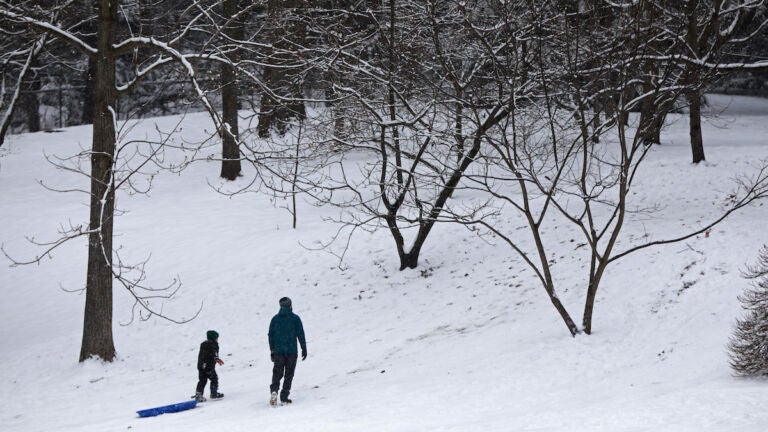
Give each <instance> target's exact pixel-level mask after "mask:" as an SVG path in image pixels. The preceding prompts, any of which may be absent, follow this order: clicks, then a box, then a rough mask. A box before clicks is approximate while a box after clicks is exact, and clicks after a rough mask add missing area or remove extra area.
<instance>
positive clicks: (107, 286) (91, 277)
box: [80, 0, 117, 362]
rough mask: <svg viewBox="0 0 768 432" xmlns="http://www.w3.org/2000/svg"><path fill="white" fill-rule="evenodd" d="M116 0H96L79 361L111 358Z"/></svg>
mask: <svg viewBox="0 0 768 432" xmlns="http://www.w3.org/2000/svg"><path fill="white" fill-rule="evenodd" d="M116 11H117V5H116V2H114V1H111V0H99V12H98V31H97V43H96V47H97V50H98V53H97V54H96V61H95V64H96V73H95V75H94V99H93V110H94V121H93V144H92V148H91V150H92V154H91V203H90V225H89V229H90V231H91V232H90V235H89V236H88V275H87V280H86V287H85V288H86V289H85V293H86V294H85V317H84V322H83V342H82V345H81V348H80V361H81V362H82V361H84V360H86V359H88V358H90V357H99V358H101V359H102V360H104V361H112V360H114V358H115V344H114V341H113V339H112V230H113V216H114V206H115V191H114V178H113V169H114V160H113V158H114V155H115V123H114V122H115V119H114V118H113V107H114V103H115V98H116V94H115V58H114V56H113V54H112V45H113V43H114V39H115V25H116V19H117V13H116Z"/></svg>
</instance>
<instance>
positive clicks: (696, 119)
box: [687, 90, 705, 164]
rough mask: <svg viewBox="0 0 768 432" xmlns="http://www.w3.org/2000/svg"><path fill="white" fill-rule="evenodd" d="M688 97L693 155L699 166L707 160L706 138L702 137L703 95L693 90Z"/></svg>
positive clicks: (694, 161)
mask: <svg viewBox="0 0 768 432" xmlns="http://www.w3.org/2000/svg"><path fill="white" fill-rule="evenodd" d="M687 96H688V103H689V104H690V119H691V122H690V134H691V155H692V156H693V163H695V164H697V163H699V162H702V161H704V160H705V158H704V138H703V137H702V135H701V94H700V93H699V91H698V90H691V91H689V92H688V95H687Z"/></svg>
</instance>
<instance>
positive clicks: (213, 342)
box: [192, 330, 224, 402]
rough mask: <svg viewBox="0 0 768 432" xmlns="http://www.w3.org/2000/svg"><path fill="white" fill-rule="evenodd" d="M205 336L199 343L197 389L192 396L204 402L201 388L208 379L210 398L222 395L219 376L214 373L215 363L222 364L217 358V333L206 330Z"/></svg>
mask: <svg viewBox="0 0 768 432" xmlns="http://www.w3.org/2000/svg"><path fill="white" fill-rule="evenodd" d="M206 337H207V340H206V341H205V342H203V343H201V344H200V354H198V355H197V372H198V376H199V379H200V380H199V381H198V382H197V389H196V391H195V395H194V396H192V398H193V399H196V400H197V401H198V402H205V398H204V397H203V390H205V384H206V383H207V382H208V380H211V399H221V398H223V397H224V395H223V394H222V393H219V376H218V375H216V363H218V364H220V365H223V364H224V362H223V361H222V360H221V359H220V358H219V342H218V341H219V333H217V332H216V331H215V330H208V332H207V333H206Z"/></svg>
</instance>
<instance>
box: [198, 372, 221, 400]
mask: <svg viewBox="0 0 768 432" xmlns="http://www.w3.org/2000/svg"><path fill="white" fill-rule="evenodd" d="M197 372H198V377H199V379H200V380H199V381H198V382H197V390H196V392H197V393H200V394H203V390H205V384H206V383H207V382H208V380H211V393H218V392H219V376H218V375H216V369H214V368H211V369H207V370H206V369H198V370H197Z"/></svg>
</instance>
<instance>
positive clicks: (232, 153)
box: [221, 0, 243, 180]
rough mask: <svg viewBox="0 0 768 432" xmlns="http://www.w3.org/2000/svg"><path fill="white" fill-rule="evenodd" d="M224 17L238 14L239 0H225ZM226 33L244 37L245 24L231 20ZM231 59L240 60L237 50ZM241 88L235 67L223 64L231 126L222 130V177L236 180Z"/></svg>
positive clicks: (227, 117)
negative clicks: (227, 129) (238, 114)
mask: <svg viewBox="0 0 768 432" xmlns="http://www.w3.org/2000/svg"><path fill="white" fill-rule="evenodd" d="M222 7H223V9H224V17H226V18H228V19H230V18H232V17H233V16H234V15H236V14H237V12H238V8H237V0H223V1H222ZM224 34H225V35H226V36H228V37H229V38H231V39H234V40H242V39H243V37H242V36H243V26H242V24H241V23H240V22H229V23H228V24H227V25H226V26H225V27H224ZM229 59H230V60H231V61H232V62H233V63H237V61H239V59H240V58H239V55H238V53H237V52H236V51H233V52H232V53H230V54H229ZM239 93H240V92H239V90H238V87H237V72H236V70H235V67H234V66H232V65H228V64H222V65H221V99H222V101H221V104H222V120H223V121H224V124H225V125H228V126H229V131H230V132H227V131H226V130H224V131H221V134H222V139H221V142H222V150H221V155H222V161H221V177H223V178H225V179H227V180H235V179H237V177H238V176H239V175H240V171H241V166H240V150H239V148H238V145H237V141H238V136H239V126H238V118H237V110H238V108H239V107H240V104H239V103H238V96H239Z"/></svg>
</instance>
